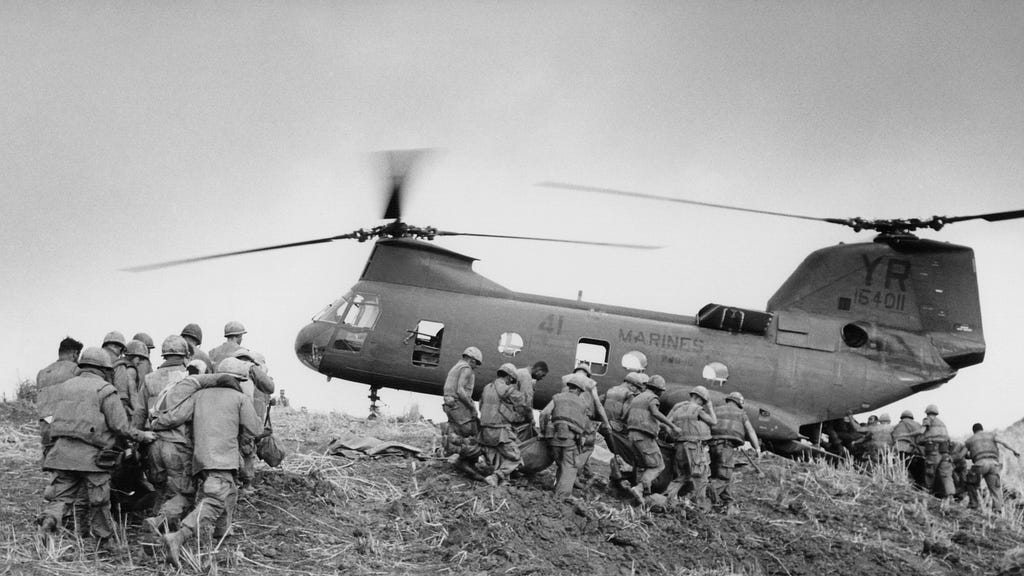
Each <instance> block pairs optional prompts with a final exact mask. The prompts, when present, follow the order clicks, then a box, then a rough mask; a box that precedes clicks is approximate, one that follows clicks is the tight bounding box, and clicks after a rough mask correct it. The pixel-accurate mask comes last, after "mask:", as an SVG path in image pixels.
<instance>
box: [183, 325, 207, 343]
mask: <svg viewBox="0 0 1024 576" xmlns="http://www.w3.org/2000/svg"><path fill="white" fill-rule="evenodd" d="M181 337H182V338H185V339H186V340H188V341H189V342H191V343H192V344H193V345H195V346H202V344H203V329H202V328H200V327H199V324H186V325H185V327H184V328H182V329H181Z"/></svg>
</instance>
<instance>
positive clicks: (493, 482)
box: [484, 474, 498, 488]
mask: <svg viewBox="0 0 1024 576" xmlns="http://www.w3.org/2000/svg"><path fill="white" fill-rule="evenodd" d="M484 482H487V485H488V486H490V487H491V488H497V487H498V477H497V476H495V475H494V474H491V475H490V476H488V477H486V478H484Z"/></svg>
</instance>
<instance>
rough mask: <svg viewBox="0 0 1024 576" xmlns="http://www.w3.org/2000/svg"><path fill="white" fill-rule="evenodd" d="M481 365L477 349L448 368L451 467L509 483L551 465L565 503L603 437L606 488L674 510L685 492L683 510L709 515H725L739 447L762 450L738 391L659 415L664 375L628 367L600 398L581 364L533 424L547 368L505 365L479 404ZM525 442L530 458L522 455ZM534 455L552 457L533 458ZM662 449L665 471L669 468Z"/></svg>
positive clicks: (692, 398)
mask: <svg viewBox="0 0 1024 576" xmlns="http://www.w3.org/2000/svg"><path fill="white" fill-rule="evenodd" d="M482 362H483V357H482V355H481V353H480V350H479V349H478V348H476V347H474V346H470V347H469V348H466V350H465V351H464V352H463V354H462V358H461V360H459V361H458V362H457V363H456V364H455V365H454V366H453V367H452V368H451V370H450V371H449V372H448V377H447V380H446V382H445V386H444V404H443V408H444V411H445V414H446V415H447V417H448V422H447V424H446V430H445V451H446V453H447V454H448V455H450V457H451V458H452V459H453V463H454V464H455V467H456V468H457V469H459V470H460V471H462V472H464V473H465V474H467V475H469V476H470V477H473V478H478V479H482V480H484V481H486V482H487V483H488V484H490V485H492V486H498V485H501V484H503V483H506V482H508V480H509V478H510V477H511V475H512V474H513V473H515V472H517V471H522V472H528V473H531V472H537V471H539V469H538V465H539V467H544V466H546V465H549V464H550V463H552V462H553V463H554V465H555V467H556V475H555V476H556V479H555V484H554V488H553V490H554V495H555V497H557V498H562V499H571V498H572V490H573V487H574V485H576V484H577V477H578V475H579V474H580V472H581V471H585V470H586V468H587V464H588V461H589V459H590V456H591V454H592V453H593V451H594V445H595V441H596V437H597V434H601V435H602V436H603V437H604V439H605V443H606V444H607V446H608V448H609V449H610V450H611V452H612V454H613V457H612V460H611V462H610V465H611V475H610V480H611V482H612V484H611V485H612V487H613V488H615V489H621V490H623V491H624V492H625V493H628V494H629V495H631V497H632V498H633V499H634V500H635V501H636V502H637V503H641V502H644V501H647V500H648V499H651V498H652V496H654V495H659V494H660V496H661V498H663V499H664V502H665V503H666V505H668V506H676V505H679V504H680V499H679V498H680V496H683V497H684V498H685V499H684V500H683V501H682V504H683V505H685V506H693V507H696V508H698V509H700V510H702V511H710V510H711V509H712V505H713V504H715V505H717V506H718V509H720V510H723V511H728V510H729V508H730V505H731V503H732V502H733V495H732V494H731V492H730V490H729V486H730V483H731V481H732V476H733V474H732V472H733V469H734V468H735V467H736V459H737V450H738V448H739V447H740V446H742V445H743V444H744V443H745V442H750V444H751V445H752V446H753V449H754V451H755V453H756V454H757V456H758V457H760V455H761V448H760V443H759V441H758V438H757V434H756V432H755V431H754V427H753V426H752V425H751V423H750V421H749V419H748V417H747V415H746V412H745V411H744V409H743V403H744V398H743V395H742V394H740V393H739V392H733V393H732V394H729V395H728V396H727V397H726V399H725V401H724V404H722V405H720V406H717V407H716V406H714V405H713V404H712V403H711V398H710V395H709V393H708V391H707V389H706V388H705V387H703V386H697V387H695V388H694V389H693V390H692V391H691V392H690V394H689V399H688V400H686V401H683V402H679V403H677V404H676V405H675V406H673V408H672V410H671V411H669V413H668V414H667V415H665V414H662V412H661V408H660V401H659V397H660V396H661V394H662V393H663V392H664V391H665V389H666V384H665V379H664V378H663V377H661V376H658V375H653V376H648V375H647V374H645V373H643V372H641V371H635V372H630V373H628V374H627V375H626V377H625V379H624V381H623V382H622V383H621V384H619V385H617V386H615V387H613V388H611V389H609V390H608V391H607V392H606V393H605V394H604V395H603V396H599V395H598V394H597V389H596V383H595V382H594V380H593V379H591V377H590V376H591V372H590V366H589V365H588V364H586V363H581V364H579V365H577V366H576V367H575V369H574V370H573V371H572V373H570V374H566V375H565V376H563V377H562V383H563V385H564V387H563V389H562V391H561V392H559V393H557V394H555V395H554V396H553V397H552V399H551V401H550V402H549V403H548V404H547V406H545V407H544V409H543V410H542V411H541V413H540V418H539V427H536V426H535V425H534V419H533V395H534V392H533V390H534V386H535V384H536V383H537V381H539V380H541V379H543V378H544V377H545V376H546V375H547V374H548V366H547V364H546V363H544V362H537V363H535V364H534V365H533V366H531V367H530V368H516V366H515V365H513V364H510V363H507V364H503V365H501V367H499V368H498V371H497V374H496V378H495V379H494V380H493V381H492V382H490V383H488V384H487V385H486V386H484V388H483V393H482V395H481V397H480V403H479V410H478V409H477V405H476V403H475V402H474V401H473V397H472V394H473V389H474V386H475V381H476V373H475V370H476V369H477V367H479V366H480V365H481V364H482ZM538 428H539V429H538ZM662 446H668V447H670V449H667V450H665V449H663V448H662ZM521 448H522V449H523V451H529V452H530V456H531V457H530V458H524V454H523V453H522V452H521ZM536 452H542V453H546V454H548V455H549V458H536V457H533V456H534V455H535V453H536ZM666 452H667V459H668V460H670V464H671V467H669V466H668V465H667V464H666ZM657 499H658V498H653V500H657Z"/></svg>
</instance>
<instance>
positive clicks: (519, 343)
mask: <svg viewBox="0 0 1024 576" xmlns="http://www.w3.org/2000/svg"><path fill="white" fill-rule="evenodd" d="M522 350H523V337H522V336H520V335H519V334H516V333H515V332H505V333H503V334H502V335H501V336H499V337H498V353H499V354H501V355H502V356H507V357H509V358H513V357H515V355H516V354H519V353H520V352H522Z"/></svg>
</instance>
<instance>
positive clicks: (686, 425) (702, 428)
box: [668, 400, 711, 442]
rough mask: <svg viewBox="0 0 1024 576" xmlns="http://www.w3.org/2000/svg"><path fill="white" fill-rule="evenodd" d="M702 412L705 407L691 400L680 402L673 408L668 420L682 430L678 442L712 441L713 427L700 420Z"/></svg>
mask: <svg viewBox="0 0 1024 576" xmlns="http://www.w3.org/2000/svg"><path fill="white" fill-rule="evenodd" d="M702 412H704V407H703V406H701V405H700V404H697V403H696V402H691V401H690V400H685V401H683V402H679V403H678V404H676V405H675V406H673V407H672V410H670V411H669V413H668V419H669V420H671V421H672V423H673V424H675V425H676V426H679V428H680V429H681V430H682V432H680V433H679V436H678V437H677V438H676V440H682V441H686V442H705V441H707V440H710V439H711V427H710V426H708V424H707V422H704V421H703V420H701V419H700V415H701V413H702Z"/></svg>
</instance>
